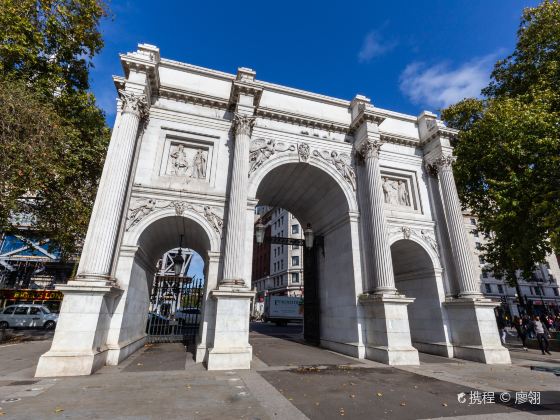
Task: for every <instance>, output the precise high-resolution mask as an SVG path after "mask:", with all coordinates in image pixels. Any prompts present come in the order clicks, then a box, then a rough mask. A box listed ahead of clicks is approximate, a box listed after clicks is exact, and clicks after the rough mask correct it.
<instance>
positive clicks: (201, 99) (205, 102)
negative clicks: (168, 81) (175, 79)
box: [157, 86, 229, 109]
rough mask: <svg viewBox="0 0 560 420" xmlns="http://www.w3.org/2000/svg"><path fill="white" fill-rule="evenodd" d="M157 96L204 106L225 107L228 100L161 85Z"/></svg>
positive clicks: (227, 104)
mask: <svg viewBox="0 0 560 420" xmlns="http://www.w3.org/2000/svg"><path fill="white" fill-rule="evenodd" d="M157 96H158V97H160V98H165V99H171V100H175V101H178V102H186V103H192V104H195V105H201V106H206V107H212V108H218V109H227V108H228V106H229V102H228V101H227V100H226V99H224V98H220V97H217V96H211V95H204V94H202V93H194V92H189V91H186V90H182V89H177V88H174V87H170V86H162V87H160V89H159V91H158V95H157Z"/></svg>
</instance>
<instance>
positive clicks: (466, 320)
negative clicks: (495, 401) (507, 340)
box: [444, 298, 511, 364]
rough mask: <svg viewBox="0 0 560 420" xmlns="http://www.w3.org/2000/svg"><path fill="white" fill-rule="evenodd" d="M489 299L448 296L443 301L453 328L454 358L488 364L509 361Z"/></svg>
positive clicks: (492, 305)
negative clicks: (450, 297) (453, 297)
mask: <svg viewBox="0 0 560 420" xmlns="http://www.w3.org/2000/svg"><path fill="white" fill-rule="evenodd" d="M496 306H498V304H497V303H495V302H492V301H491V300H488V299H467V298H459V299H448V300H447V301H445V302H444V307H445V308H446V310H447V317H448V319H449V323H450V327H451V328H450V329H451V342H452V344H453V351H454V357H457V358H459V359H466V360H473V361H475V362H481V363H486V364H510V363H511V358H510V355H509V351H508V350H507V349H506V348H505V347H504V346H502V343H501V342H500V336H499V333H498V327H497V325H496V317H495V315H494V308H495V307H496Z"/></svg>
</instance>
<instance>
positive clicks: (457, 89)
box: [400, 54, 496, 108]
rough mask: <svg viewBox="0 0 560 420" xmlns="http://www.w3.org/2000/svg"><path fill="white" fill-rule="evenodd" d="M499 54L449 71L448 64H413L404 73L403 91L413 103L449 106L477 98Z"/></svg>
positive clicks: (401, 79)
mask: <svg viewBox="0 0 560 420" xmlns="http://www.w3.org/2000/svg"><path fill="white" fill-rule="evenodd" d="M495 59H496V54H490V55H487V56H484V57H480V58H477V59H474V60H471V61H469V62H467V63H464V64H462V65H461V66H459V67H457V68H450V66H449V65H448V64H447V63H440V64H436V65H433V66H431V67H430V66H427V65H426V64H425V63H421V62H413V63H410V64H409V65H408V66H406V68H405V69H404V71H403V72H402V74H401V77H400V89H401V92H403V93H404V94H405V95H406V96H407V97H408V98H409V99H410V100H411V101H412V102H414V103H416V104H421V105H427V106H430V107H434V108H435V107H442V108H443V107H446V106H449V105H452V104H454V103H456V102H458V101H460V100H461V99H464V98H470V97H476V96H479V95H480V90H481V89H482V88H483V87H485V86H486V85H487V84H488V79H489V75H490V72H491V70H492V65H493V63H494V61H495Z"/></svg>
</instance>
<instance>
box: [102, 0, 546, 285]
mask: <svg viewBox="0 0 560 420" xmlns="http://www.w3.org/2000/svg"><path fill="white" fill-rule="evenodd" d="M536 4H538V2H537V1H518V0H486V1H483V0H432V1H431V2H418V1H408V2H403V1H371V0H370V1H368V0H362V1H354V2H348V1H346V2H342V1H305V0H299V1H293V0H281V1H275V2H270V1H269V2H267V1H262V0H261V1H231V0H230V1H218V0H214V1H201V0H198V1H192V0H191V1H188V0H186V1H170V0H169V1H164V0H161V1H153V0H152V1H146V0H136V1H121V0H113V1H111V2H110V8H111V11H112V17H111V18H109V19H106V20H105V21H103V23H102V28H101V29H102V32H103V35H104V39H105V48H104V49H103V51H102V52H101V54H99V55H98V56H96V57H95V59H94V65H95V68H94V69H93V70H92V73H91V77H92V89H93V91H94V92H95V94H96V96H97V100H98V104H99V105H100V106H101V107H102V108H103V109H104V110H105V112H106V114H107V120H108V122H109V124H110V125H112V123H113V120H114V114H115V98H116V93H115V89H114V87H113V83H112V80H111V75H113V74H118V75H120V74H122V69H121V66H120V62H119V57H118V54H119V53H123V52H128V51H134V50H136V46H137V44H138V43H149V44H154V45H157V46H158V47H159V48H160V51H161V55H162V56H163V57H166V58H170V59H174V60H179V61H184V62H188V63H191V64H196V65H200V66H204V67H209V68H212V69H217V70H222V71H226V72H231V73H235V71H236V69H237V68H238V67H242V66H245V67H251V68H252V69H254V70H255V71H256V72H257V79H261V80H266V81H268V82H273V83H278V84H283V85H287V86H290V87H295V88H299V89H304V90H309V91H312V92H317V93H322V94H326V95H330V96H334V97H338V98H342V99H352V98H353V97H354V96H355V95H356V94H357V93H361V94H364V95H366V96H368V97H369V98H371V100H372V102H373V104H374V105H376V106H379V107H382V108H388V109H391V110H394V111H399V112H404V113H409V114H412V115H418V114H419V113H420V112H421V111H422V110H424V109H427V110H431V111H434V112H437V111H438V110H439V109H441V108H442V107H445V106H447V105H449V104H452V103H454V102H456V101H458V100H460V99H462V98H463V97H465V96H474V95H477V94H478V93H479V92H480V89H481V88H482V87H484V86H485V85H486V84H487V82H488V76H489V73H490V71H491V68H492V66H493V64H494V63H495V61H496V60H497V59H498V58H501V57H505V56H507V54H509V53H510V52H511V51H512V50H513V48H514V46H515V39H516V31H517V28H518V25H519V19H520V16H521V12H522V10H523V8H524V7H529V6H534V5H536ZM201 267H202V260H201V259H197V260H196V261H193V265H192V267H191V270H190V271H189V274H194V273H197V274H199V273H200V270H201Z"/></svg>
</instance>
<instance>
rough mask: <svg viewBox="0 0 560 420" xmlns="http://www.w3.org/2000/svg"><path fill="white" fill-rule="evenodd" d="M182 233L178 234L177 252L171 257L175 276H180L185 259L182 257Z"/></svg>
mask: <svg viewBox="0 0 560 420" xmlns="http://www.w3.org/2000/svg"><path fill="white" fill-rule="evenodd" d="M182 248H183V235H181V236H180V239H179V253H178V254H176V255H175V256H174V257H173V270H174V271H175V275H176V276H180V275H181V274H182V273H181V271H182V270H183V263H184V262H185V259H184V258H183V250H182Z"/></svg>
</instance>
